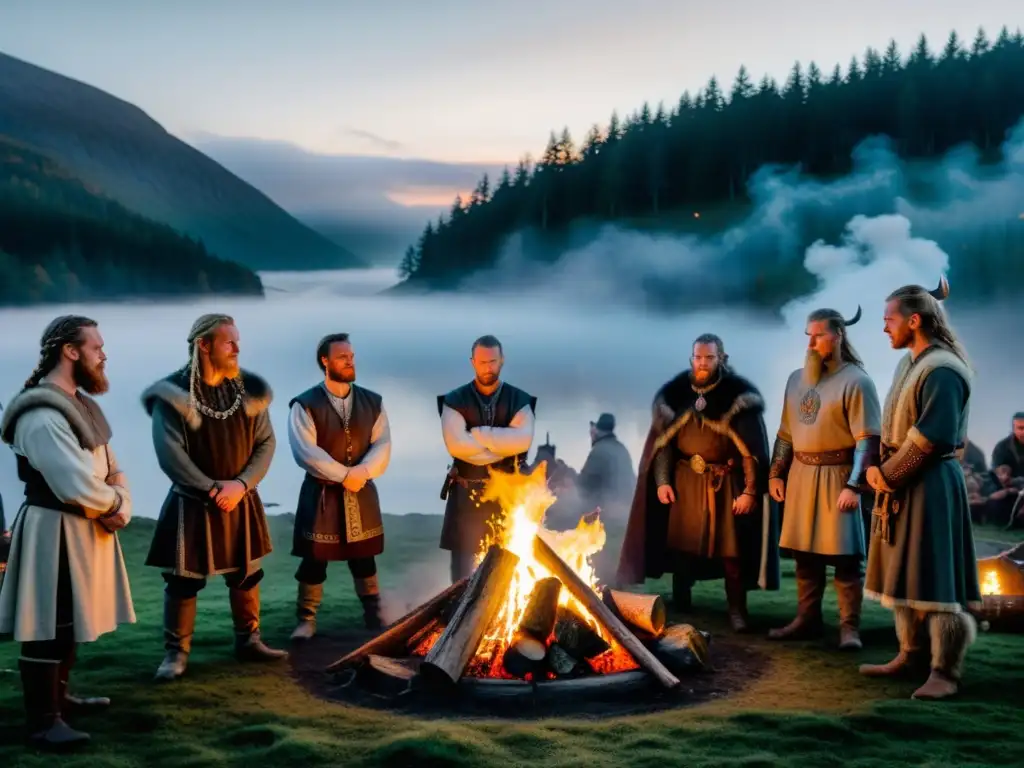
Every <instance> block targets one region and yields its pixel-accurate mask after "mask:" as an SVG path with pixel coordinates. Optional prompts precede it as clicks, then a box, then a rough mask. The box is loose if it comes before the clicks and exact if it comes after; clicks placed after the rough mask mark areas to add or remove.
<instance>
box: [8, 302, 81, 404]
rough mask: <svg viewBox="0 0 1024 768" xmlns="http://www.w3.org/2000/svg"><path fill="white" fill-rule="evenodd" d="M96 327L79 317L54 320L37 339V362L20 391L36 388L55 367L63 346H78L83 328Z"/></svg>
mask: <svg viewBox="0 0 1024 768" xmlns="http://www.w3.org/2000/svg"><path fill="white" fill-rule="evenodd" d="M97 325H98V323H97V322H96V321H95V320H93V319H92V318H89V317H82V316H81V315H61V316H60V317H57V318H54V319H53V320H52V321H51V322H50V324H49V325H48V326H46V330H44V331H43V335H42V337H41V338H40V339H39V362H38V363H36V367H35V369H34V370H33V371H32V373H31V374H30V375H29V377H28V378H27V379H26V380H25V385H24V387H23V388H22V391H24V390H26V389H33V388H35V387H38V386H39V383H40V382H41V381H42V380H43V378H44V377H45V376H46V375H47V374H49V373H50V372H51V371H52V370H53V369H54V368H56V367H57V364H58V363H59V362H60V356H61V353H62V352H63V350H64V345H65V344H76V345H80V344H81V343H82V331H83V330H84V329H85V328H95V327H96V326H97Z"/></svg>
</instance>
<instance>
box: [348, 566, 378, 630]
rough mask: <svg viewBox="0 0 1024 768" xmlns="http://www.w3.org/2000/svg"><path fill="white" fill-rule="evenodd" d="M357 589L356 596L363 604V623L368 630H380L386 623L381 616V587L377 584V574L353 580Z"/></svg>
mask: <svg viewBox="0 0 1024 768" xmlns="http://www.w3.org/2000/svg"><path fill="white" fill-rule="evenodd" d="M353 581H354V582H355V587H356V594H357V595H359V600H360V602H361V603H362V604H363V623H364V624H365V625H366V628H367V629H380V628H382V627H383V626H384V622H383V621H382V620H381V616H380V587H379V585H378V583H377V574H374V575H373V576H368V577H366V578H364V579H353Z"/></svg>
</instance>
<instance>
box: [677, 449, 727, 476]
mask: <svg viewBox="0 0 1024 768" xmlns="http://www.w3.org/2000/svg"><path fill="white" fill-rule="evenodd" d="M679 463H680V464H686V465H687V466H688V467H689V468H690V469H692V470H693V471H694V473H696V474H698V475H703V474H704V473H705V472H707V473H710V474H713V475H724V474H726V473H728V472H729V471H730V470H731V469H732V466H733V461H732V459H729V461H727V462H726V463H725V464H721V463H712V462H710V461H707V460H706V459H705V458H704V457H703V456H701V455H700V454H699V453H695V454H694V455H693V456H684V457H683V458H681V459H680V460H679Z"/></svg>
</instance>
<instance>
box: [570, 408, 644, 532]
mask: <svg viewBox="0 0 1024 768" xmlns="http://www.w3.org/2000/svg"><path fill="white" fill-rule="evenodd" d="M590 444H591V448H590V454H589V455H588V456H587V460H586V461H585V462H584V464H583V468H582V469H581V470H580V474H579V477H578V478H577V480H576V485H577V487H578V488H579V492H580V501H581V503H582V504H583V506H584V507H586V508H587V509H588V510H590V509H593V508H594V507H600V508H601V509H602V510H603V511H604V514H603V515H602V517H603V518H605V519H609V518H612V517H614V518H619V517H624V516H625V514H626V512H627V511H628V509H629V503H630V501H631V500H632V498H633V491H634V490H635V489H636V471H635V470H634V469H633V459H632V458H630V455H629V451H628V450H627V448H626V446H624V445H623V444H622V443H621V442H619V439H618V438H617V437H616V436H615V417H614V416H613V415H612V414H610V413H602V414H601V415H600V416H599V417H598V419H597V421H592V422H590Z"/></svg>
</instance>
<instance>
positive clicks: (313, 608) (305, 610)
mask: <svg viewBox="0 0 1024 768" xmlns="http://www.w3.org/2000/svg"><path fill="white" fill-rule="evenodd" d="M323 596H324V585H323V584H304V583H302V582H301V581H300V582H299V597H298V601H297V603H296V610H295V615H296V616H297V617H298V620H299V623H298V626H296V627H295V631H294V632H292V640H309V639H310V638H311V637H313V635H315V634H316V612H317V609H318V608H319V607H320V601H321V600H322V599H323Z"/></svg>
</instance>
